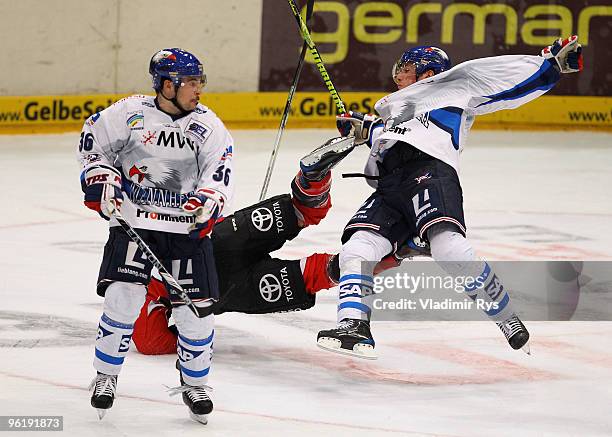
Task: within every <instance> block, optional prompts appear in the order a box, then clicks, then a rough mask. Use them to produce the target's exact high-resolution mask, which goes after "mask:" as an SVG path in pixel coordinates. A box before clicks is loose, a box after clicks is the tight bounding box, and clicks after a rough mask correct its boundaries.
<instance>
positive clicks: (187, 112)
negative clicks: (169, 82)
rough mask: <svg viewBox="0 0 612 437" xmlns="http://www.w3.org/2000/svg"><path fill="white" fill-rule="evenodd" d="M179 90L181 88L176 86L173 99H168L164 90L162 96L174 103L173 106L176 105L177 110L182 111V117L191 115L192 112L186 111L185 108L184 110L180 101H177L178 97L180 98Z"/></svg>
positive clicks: (161, 92) (161, 91)
mask: <svg viewBox="0 0 612 437" xmlns="http://www.w3.org/2000/svg"><path fill="white" fill-rule="evenodd" d="M178 90H179V86H177V85H174V97H172V98H171V99H169V98H168V97H166V96H165V95H164V89H163V88H162V89H161V90H160V94H161V95H162V97H163V98H164V99H166V100H168V101H170V102H172V104H173V105H174V107H175V108H176V109H178V110H179V111H181V115H187V114H189V113H190V112H191V111H188V110H186V109H185V108H183V106H182V105H181V104H180V103H179V101H178V100H177V98H176V96H178Z"/></svg>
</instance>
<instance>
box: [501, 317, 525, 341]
mask: <svg viewBox="0 0 612 437" xmlns="http://www.w3.org/2000/svg"><path fill="white" fill-rule="evenodd" d="M498 325H499V327H500V328H501V330H502V332H503V333H504V335H505V336H506V338H510V337H512V336H513V335H514V334H516V333H517V332H520V331H522V330H523V329H524V328H523V324H522V323H521V321H520V320H519V318H518V317H516V316H514V317H511V318H509V319H508V320H506V321H504V322H502V323H498Z"/></svg>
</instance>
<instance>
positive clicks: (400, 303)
mask: <svg viewBox="0 0 612 437" xmlns="http://www.w3.org/2000/svg"><path fill="white" fill-rule="evenodd" d="M485 279H486V278H485V277H483V276H477V277H474V276H449V275H439V274H435V275H431V274H426V273H424V272H422V273H420V274H417V275H414V274H411V273H408V272H396V273H395V274H390V275H379V276H375V277H374V286H373V287H372V290H373V291H374V293H375V294H382V293H383V292H384V291H385V290H394V291H400V292H402V291H403V292H404V293H408V294H411V295H413V296H412V297H402V298H400V299H398V300H389V299H386V298H384V297H375V298H374V299H373V301H372V305H373V308H374V309H375V310H416V309H423V310H461V311H463V310H470V309H472V308H476V309H479V310H483V311H490V310H495V309H497V308H498V306H499V304H498V302H492V301H490V300H485V299H481V298H476V299H469V298H465V297H462V298H460V299H456V298H455V299H453V298H450V297H449V298H442V299H439V298H438V299H435V298H432V297H415V296H414V295H415V294H416V293H417V292H419V291H420V292H423V291H424V290H443V291H451V292H455V293H464V291H465V290H466V289H478V288H481V287H482V286H483V285H484V282H485Z"/></svg>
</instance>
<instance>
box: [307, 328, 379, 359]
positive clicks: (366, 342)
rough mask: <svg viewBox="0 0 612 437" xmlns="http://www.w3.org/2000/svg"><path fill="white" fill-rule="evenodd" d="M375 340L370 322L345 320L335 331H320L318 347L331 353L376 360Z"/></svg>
mask: <svg viewBox="0 0 612 437" xmlns="http://www.w3.org/2000/svg"><path fill="white" fill-rule="evenodd" d="M374 345H375V344H374V338H372V333H371V332H370V322H368V321H367V320H359V319H344V320H342V321H341V322H340V323H339V324H338V327H337V328H335V329H329V330H326V331H319V335H317V346H319V347H320V348H321V349H325V350H328V351H331V352H336V353H340V354H346V355H352V356H354V357H359V358H365V359H368V360H375V359H377V358H378V357H377V356H376V354H375V353H374Z"/></svg>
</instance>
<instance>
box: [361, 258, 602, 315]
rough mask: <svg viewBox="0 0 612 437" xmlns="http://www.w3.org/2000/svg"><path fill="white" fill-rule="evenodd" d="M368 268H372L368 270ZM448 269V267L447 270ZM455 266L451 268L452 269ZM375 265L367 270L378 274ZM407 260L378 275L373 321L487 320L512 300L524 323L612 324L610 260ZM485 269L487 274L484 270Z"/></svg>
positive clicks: (371, 300) (370, 302)
mask: <svg viewBox="0 0 612 437" xmlns="http://www.w3.org/2000/svg"><path fill="white" fill-rule="evenodd" d="M366 267H367V268H366ZM442 267H445V269H443V268H442ZM449 267H450V268H449ZM372 268H373V266H372V265H369V266H366V265H365V263H364V272H367V271H372V270H371V269H372ZM452 268H455V269H456V268H457V266H456V265H452V264H449V265H448V266H440V265H439V264H438V263H435V262H429V261H425V262H423V261H410V260H406V261H404V262H403V263H402V264H401V265H400V266H399V267H397V268H394V269H391V270H387V271H385V272H383V273H381V274H378V275H376V276H375V277H374V281H373V286H372V292H373V294H370V295H368V296H367V297H366V298H364V303H367V304H368V306H369V307H370V308H371V309H372V319H373V320H399V321H401V320H405V321H414V320H431V321H435V320H449V321H452V320H474V321H479V320H483V317H485V318H486V316H487V315H489V316H490V315H492V314H496V313H497V311H498V310H499V309H500V308H501V307H502V302H504V301H510V302H511V303H512V308H513V309H514V311H516V312H517V313H518V314H519V315H521V318H523V320H585V321H586V320H593V321H596V320H600V321H612V263H611V262H609V261H584V262H583V261H493V262H489V263H488V264H486V266H485V264H484V263H483V262H482V261H474V262H471V263H462V272H464V273H465V272H468V273H473V274H471V275H456V276H453V275H451V274H448V273H447V272H448V271H449V270H452ZM483 269H484V270H483Z"/></svg>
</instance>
